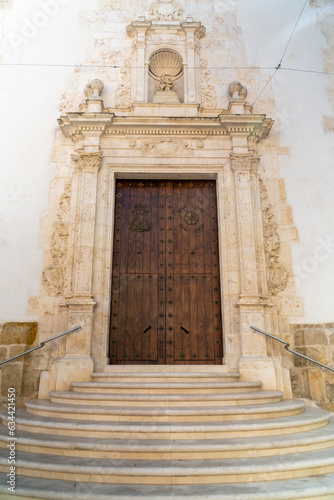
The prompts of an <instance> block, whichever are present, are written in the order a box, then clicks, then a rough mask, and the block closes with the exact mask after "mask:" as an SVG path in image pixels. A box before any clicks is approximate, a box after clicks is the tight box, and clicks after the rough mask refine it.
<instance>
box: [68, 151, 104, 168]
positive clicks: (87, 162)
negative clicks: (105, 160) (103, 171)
mask: <svg viewBox="0 0 334 500" xmlns="http://www.w3.org/2000/svg"><path fill="white" fill-rule="evenodd" d="M78 153H79V154H77V155H72V160H73V161H74V163H75V164H76V165H77V167H78V168H82V169H86V170H99V168H100V167H101V161H102V156H103V152H102V151H98V152H96V153H85V152H83V151H78Z"/></svg>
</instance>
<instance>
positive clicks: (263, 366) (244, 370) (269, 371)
mask: <svg viewBox="0 0 334 500" xmlns="http://www.w3.org/2000/svg"><path fill="white" fill-rule="evenodd" d="M239 372H240V381H247V382H256V381H260V382H262V389H263V390H265V391H276V390H278V385H279V384H278V380H277V375H276V369H275V366H274V363H273V360H272V359H271V358H269V357H268V356H250V357H248V356H243V357H241V358H240V360H239Z"/></svg>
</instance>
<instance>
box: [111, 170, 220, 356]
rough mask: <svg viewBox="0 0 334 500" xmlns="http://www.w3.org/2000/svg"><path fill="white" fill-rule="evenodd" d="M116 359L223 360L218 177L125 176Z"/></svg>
mask: <svg viewBox="0 0 334 500" xmlns="http://www.w3.org/2000/svg"><path fill="white" fill-rule="evenodd" d="M113 252H114V255H113V269H112V296H111V321H110V362H111V364H221V363H222V355H223V353H222V318H221V299H220V280H219V252H218V225H217V202H216V184H215V182H214V181H180V180H178V181H169V180H167V181H161V180H152V181H147V180H138V179H137V180H118V181H117V188H116V206H115V235H114V250H113Z"/></svg>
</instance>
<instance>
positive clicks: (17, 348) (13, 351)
mask: <svg viewBox="0 0 334 500" xmlns="http://www.w3.org/2000/svg"><path fill="white" fill-rule="evenodd" d="M28 350H29V346H27V345H25V344H22V345H11V346H10V347H9V355H8V357H9V358H11V357H12V356H17V355H18V354H22V353H23V352H25V351H28ZM25 359H26V358H24V357H23V356H22V357H21V358H19V359H18V361H21V362H22V363H23V362H24V360H25Z"/></svg>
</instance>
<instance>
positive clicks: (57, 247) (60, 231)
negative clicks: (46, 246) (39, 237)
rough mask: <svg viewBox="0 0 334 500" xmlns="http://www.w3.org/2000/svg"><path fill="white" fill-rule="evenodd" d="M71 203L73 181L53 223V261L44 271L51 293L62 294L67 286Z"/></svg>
mask: <svg viewBox="0 0 334 500" xmlns="http://www.w3.org/2000/svg"><path fill="white" fill-rule="evenodd" d="M70 203H71V182H67V183H66V184H65V188H64V193H63V195H62V197H61V199H60V202H59V206H58V213H57V221H56V222H54V223H53V224H52V227H53V228H54V231H53V233H52V236H51V244H50V254H51V260H52V262H51V264H50V265H49V266H48V267H47V268H46V269H44V271H43V273H42V283H43V285H44V287H45V288H46V290H47V291H48V292H49V293H50V294H51V295H61V294H62V293H63V291H64V288H65V276H66V258H67V247H68V222H69V212H70Z"/></svg>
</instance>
